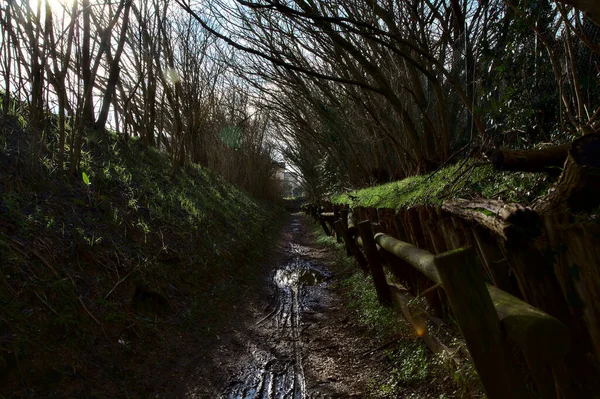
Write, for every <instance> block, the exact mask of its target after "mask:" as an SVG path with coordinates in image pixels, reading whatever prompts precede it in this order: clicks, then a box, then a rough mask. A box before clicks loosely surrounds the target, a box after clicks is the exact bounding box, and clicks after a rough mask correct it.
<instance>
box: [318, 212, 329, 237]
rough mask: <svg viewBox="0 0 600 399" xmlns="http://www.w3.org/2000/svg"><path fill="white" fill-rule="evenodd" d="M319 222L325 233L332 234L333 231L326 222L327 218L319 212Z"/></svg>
mask: <svg viewBox="0 0 600 399" xmlns="http://www.w3.org/2000/svg"><path fill="white" fill-rule="evenodd" d="M319 223H321V227H322V228H323V231H324V232H325V235H327V236H331V231H330V230H329V227H327V224H326V223H325V218H324V217H323V216H321V214H319Z"/></svg>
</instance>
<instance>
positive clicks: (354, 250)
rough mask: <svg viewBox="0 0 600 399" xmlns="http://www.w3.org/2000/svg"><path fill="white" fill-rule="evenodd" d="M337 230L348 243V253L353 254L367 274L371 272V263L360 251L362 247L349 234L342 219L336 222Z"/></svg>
mask: <svg viewBox="0 0 600 399" xmlns="http://www.w3.org/2000/svg"><path fill="white" fill-rule="evenodd" d="M334 226H335V229H336V231H337V232H338V233H339V234H341V236H342V239H343V240H344V243H345V244H346V251H347V253H348V255H353V256H354V258H355V259H356V263H358V266H360V268H361V269H362V271H363V272H364V273H365V274H367V273H369V263H368V262H367V260H366V259H365V256H364V255H363V254H362V252H360V249H359V248H358V246H357V245H356V243H355V242H354V240H353V239H352V237H350V235H349V234H348V230H346V228H345V227H344V223H343V222H342V221H341V220H338V221H336V222H335V223H334Z"/></svg>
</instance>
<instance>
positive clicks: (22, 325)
mask: <svg viewBox="0 0 600 399" xmlns="http://www.w3.org/2000/svg"><path fill="white" fill-rule="evenodd" d="M15 134H19V132H17V133H15ZM49 134H51V133H49ZM10 145H11V143H10V142H8V143H7V146H5V147H0V161H5V160H7V159H8V160H10V162H7V165H9V168H7V169H0V186H2V187H3V190H2V192H1V193H0V219H1V220H2V222H1V223H0V258H2V259H8V260H9V262H1V263H2V265H1V267H0V272H1V273H2V275H3V276H4V278H5V279H6V281H7V284H8V286H9V287H10V288H11V289H6V290H2V291H0V314H2V316H3V317H0V328H3V323H4V321H3V320H4V319H6V320H7V322H8V326H9V327H8V329H6V331H9V336H13V335H14V337H19V338H18V340H17V339H16V338H15V339H13V338H10V339H8V340H4V341H2V342H0V355H1V354H3V353H15V351H18V353H19V356H20V360H21V361H23V362H24V363H23V364H29V362H30V359H32V358H33V357H35V359H36V362H37V361H38V360H37V359H40V361H39V363H37V364H39V365H38V366H36V367H38V368H46V369H48V370H50V369H52V370H58V369H59V368H60V364H75V362H77V361H79V360H78V359H79V358H80V356H81V354H85V355H86V356H90V357H94V358H95V359H96V360H95V361H96V362H97V363H98V365H99V367H103V368H106V369H110V368H112V367H113V366H114V365H115V364H117V363H122V364H125V363H126V362H123V359H118V358H117V357H114V356H116V355H115V354H116V353H124V354H125V355H127V354H129V353H130V351H131V350H135V353H136V356H141V357H143V356H145V354H146V353H147V352H148V351H149V349H152V351H153V350H154V348H155V347H156V346H157V345H162V344H161V342H160V340H157V339H156V338H157V337H160V336H162V333H161V334H157V332H158V331H159V330H161V331H163V332H164V331H167V330H168V331H170V333H168V334H167V333H165V334H164V335H169V336H180V334H188V338H186V339H196V338H198V336H199V335H197V334H196V333H197V332H198V331H201V332H203V333H204V337H212V336H214V334H216V333H217V332H218V331H219V330H218V328H219V325H221V324H222V323H223V322H224V319H226V318H227V317H228V316H229V315H230V314H231V312H232V311H233V306H234V304H235V303H238V302H239V301H240V300H241V296H243V295H244V293H245V292H246V291H245V290H249V288H248V287H249V286H250V285H251V284H253V283H254V284H256V281H257V280H256V279H257V278H258V277H256V275H257V274H258V273H257V272H256V268H257V265H258V264H259V260H260V258H261V257H262V256H264V253H265V248H267V247H269V246H270V245H271V242H272V241H273V240H272V235H273V234H275V233H276V232H278V225H279V221H280V220H281V218H282V216H283V212H282V211H281V210H279V209H278V208H276V207H274V206H273V205H271V204H268V203H266V202H262V201H259V200H256V199H255V198H253V197H251V196H250V195H248V194H247V193H246V192H244V191H242V190H240V189H238V188H236V187H235V186H233V185H231V184H229V183H227V182H225V181H224V180H223V179H222V178H220V177H218V176H216V175H214V174H212V173H211V172H209V171H207V170H206V169H204V168H201V167H199V166H190V167H188V168H186V169H184V170H180V171H178V172H177V173H175V174H173V167H172V166H173V165H172V163H171V159H170V158H169V157H168V156H167V155H164V154H161V153H160V152H159V151H157V150H154V149H145V148H143V147H142V145H141V143H140V142H139V141H135V140H129V141H125V140H123V139H122V138H119V137H118V136H117V135H114V134H111V133H110V132H109V133H108V134H106V135H92V136H91V137H90V138H89V140H87V141H86V143H85V145H84V154H85V155H84V158H83V159H84V163H83V166H82V169H84V170H85V172H82V173H81V180H78V179H77V180H74V181H71V180H69V179H68V177H66V176H65V175H63V174H62V173H59V172H58V171H57V170H56V169H55V168H53V167H49V165H40V166H39V167H37V168H36V170H35V171H32V169H29V168H23V167H20V166H21V165H23V164H26V163H25V162H23V160H24V159H26V160H29V157H28V154H27V153H26V152H25V151H23V154H21V155H20V156H21V157H22V159H20V158H16V156H15V154H17V152H15V151H14V149H13V148H11V147H10ZM12 145H14V143H12ZM17 155H19V154H17ZM44 166H46V167H44ZM75 177H77V176H75ZM92 180H93V183H94V184H91V183H92ZM73 183H75V184H73ZM81 183H83V184H81ZM34 251H35V252H34ZM48 265H50V266H48ZM53 269H54V270H56V273H54V272H53ZM136 282H143V283H144V284H147V285H148V286H150V287H151V288H152V289H153V290H157V291H159V292H165V293H168V294H169V295H168V297H169V302H170V303H169V305H170V306H172V307H173V310H172V311H173V313H172V314H169V315H167V316H164V317H163V316H161V317H163V318H162V319H160V320H159V319H158V317H146V315H139V314H138V313H137V312H136V311H135V310H134V309H132V307H131V298H132V295H133V292H134V286H135V284H136ZM108 294H110V295H108ZM16 295H19V300H18V301H16V300H14V298H15V297H16ZM82 303H84V304H85V306H86V308H87V310H89V313H90V314H92V315H93V317H95V318H96V319H97V320H98V321H99V322H100V324H102V325H103V329H102V328H98V327H99V326H98V324H97V322H96V321H95V320H94V319H92V318H91V317H90V315H89V314H88V313H87V312H86V311H85V310H84V308H83V306H82ZM170 306H167V308H169V309H170ZM169 311H171V310H169ZM103 330H104V331H103ZM104 332H106V334H107V335H108V336H110V337H111V339H110V341H106V344H105V345H103V346H102V349H101V353H100V352H99V347H98V346H97V345H92V342H94V340H97V339H98V337H101V336H102V335H103V334H104ZM128 333H131V334H132V337H129V338H127V340H126V341H127V342H128V343H129V342H131V343H132V344H131V345H129V344H127V345H126V344H122V343H120V342H126V341H125V340H121V339H120V338H118V337H120V336H121V335H122V334H128ZM190 336H191V337H190ZM66 337H68V339H65V338H66ZM113 337H114V339H112V338H113ZM103 341H105V340H104V339H103ZM127 348H129V349H127ZM124 349H126V350H124ZM162 350H163V351H164V347H163V349H162ZM29 356H32V357H31V358H30V357H29ZM27 367H29V366H27ZM123 367H126V366H123ZM130 371H131V370H130ZM32 372H35V370H34V371H32ZM132 373H133V374H132ZM132 373H128V374H131V376H130V377H126V378H136V376H135V373H136V371H135V370H133V371H132ZM0 380H1V378H0ZM67 380H68V378H67ZM54 382H55V381H54ZM40 383H43V381H42V382H40ZM52 389H55V388H52ZM57 389H58V388H57ZM36 390H37V389H36Z"/></svg>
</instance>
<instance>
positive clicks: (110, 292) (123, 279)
mask: <svg viewBox="0 0 600 399" xmlns="http://www.w3.org/2000/svg"><path fill="white" fill-rule="evenodd" d="M137 269H139V267H136V268H134V269H133V270H132V271H131V272H129V273H128V274H127V275H126V276H125V277H123V278H122V279H120V280H119V281H117V284H115V286H114V287H112V289H111V290H110V291H108V294H106V295H104V299H106V298H108V297H109V296H110V294H112V292H113V291H114V290H115V289H116V288H117V287H118V286H119V284H121V283H122V282H123V281H125V280H126V279H127V277H129V276H131V275H132V274H133V273H134V272H135V271H136V270H137Z"/></svg>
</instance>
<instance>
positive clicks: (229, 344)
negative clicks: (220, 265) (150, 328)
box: [184, 215, 389, 399]
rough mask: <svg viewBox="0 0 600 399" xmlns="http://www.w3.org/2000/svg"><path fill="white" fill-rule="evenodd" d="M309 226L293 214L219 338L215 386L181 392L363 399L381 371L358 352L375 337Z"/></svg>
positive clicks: (243, 398) (244, 398) (246, 398)
mask: <svg viewBox="0 0 600 399" xmlns="http://www.w3.org/2000/svg"><path fill="white" fill-rule="evenodd" d="M308 224H309V222H308V221H307V219H305V218H304V217H303V216H301V215H294V216H293V217H292V219H291V221H290V223H289V224H288V226H287V227H286V229H285V231H284V233H283V235H282V239H281V242H280V244H279V248H278V250H277V251H276V252H277V253H276V254H275V256H274V257H273V261H272V262H269V263H270V265H269V268H270V271H269V272H268V273H266V274H265V281H264V284H265V287H263V289H259V290H258V293H260V294H259V295H256V294H257V293H255V295H254V296H253V297H252V298H249V299H248V303H246V304H245V306H244V307H243V309H244V310H243V311H242V312H240V314H239V319H238V320H235V321H234V322H233V323H232V325H231V326H230V329H229V331H228V332H227V333H226V334H225V335H224V336H222V337H220V345H219V346H218V347H217V348H215V350H214V351H213V353H212V357H213V359H214V358H218V359H220V362H219V364H220V367H215V368H213V369H212V376H210V377H209V379H212V381H211V382H210V384H208V385H211V386H214V387H218V386H220V387H221V388H220V390H219V391H218V392H216V391H215V392H213V393H212V395H211V394H209V393H208V392H206V389H202V388H199V387H198V386H196V387H189V388H191V389H190V390H188V391H187V392H186V394H185V395H184V396H186V397H199V398H200V397H202V398H204V397H220V398H225V399H284V398H290V399H304V398H352V397H356V398H365V397H369V395H368V391H369V385H370V384H373V381H377V380H380V377H381V376H383V375H385V372H386V370H384V368H385V362H384V361H382V360H383V359H381V358H379V357H378V356H369V357H364V356H362V354H363V353H364V352H365V349H368V348H371V347H375V346H376V345H377V343H376V342H372V341H371V339H370V338H369V337H368V336H367V335H366V334H365V331H364V329H363V328H362V327H360V326H358V325H357V324H355V323H354V322H353V318H354V317H355V315H354V314H353V313H352V312H350V311H349V310H348V309H347V306H346V305H345V303H344V302H345V300H344V298H343V295H342V293H341V292H340V289H339V288H337V285H336V283H337V281H339V279H340V278H342V275H341V274H340V273H339V272H337V271H336V270H335V267H334V260H333V259H332V254H331V251H329V253H328V251H326V250H323V249H320V248H318V247H317V246H316V245H315V243H314V237H312V234H311V233H310V226H308ZM265 271H266V270H265ZM260 296H262V297H260ZM213 363H215V361H214V360H213ZM387 372H388V373H389V370H387ZM381 378H383V377H381ZM196 381H197V380H196ZM217 389H218V388H217Z"/></svg>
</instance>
